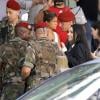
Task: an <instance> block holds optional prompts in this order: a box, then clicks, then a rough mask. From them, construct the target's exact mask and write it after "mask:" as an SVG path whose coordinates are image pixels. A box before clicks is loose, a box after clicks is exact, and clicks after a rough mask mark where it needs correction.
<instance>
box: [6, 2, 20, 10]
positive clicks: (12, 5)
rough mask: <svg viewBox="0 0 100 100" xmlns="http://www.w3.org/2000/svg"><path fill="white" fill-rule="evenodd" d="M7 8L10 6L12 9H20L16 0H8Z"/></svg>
mask: <svg viewBox="0 0 100 100" xmlns="http://www.w3.org/2000/svg"><path fill="white" fill-rule="evenodd" d="M6 6H7V8H11V9H13V10H20V8H21V7H20V4H19V3H18V2H17V1H16V0H8V2H7V5H6Z"/></svg>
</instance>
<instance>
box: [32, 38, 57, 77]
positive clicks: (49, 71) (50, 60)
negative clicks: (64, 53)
mask: <svg viewBox="0 0 100 100" xmlns="http://www.w3.org/2000/svg"><path fill="white" fill-rule="evenodd" d="M30 45H31V46H32V48H34V49H35V55H36V64H35V65H36V73H39V74H40V75H41V76H40V77H50V76H53V75H55V73H56V67H57V66H56V64H57V56H56V55H57V52H56V51H57V49H56V48H55V46H54V45H53V44H52V43H51V42H50V41H47V40H45V39H40V40H36V41H35V43H30Z"/></svg>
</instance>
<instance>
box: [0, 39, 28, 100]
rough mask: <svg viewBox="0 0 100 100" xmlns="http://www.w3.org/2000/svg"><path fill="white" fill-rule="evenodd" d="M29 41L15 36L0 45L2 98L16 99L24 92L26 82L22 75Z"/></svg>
mask: <svg viewBox="0 0 100 100" xmlns="http://www.w3.org/2000/svg"><path fill="white" fill-rule="evenodd" d="M26 47H27V42H26V41H24V40H21V39H20V38H17V37H16V38H15V39H13V40H11V41H10V42H9V43H7V44H3V45H1V47H0V50H1V51H0V57H1V58H2V74H1V77H2V91H1V98H0V100H15V99H16V98H17V97H19V96H20V95H22V94H23V93H24V88H25V82H24V81H23V79H22V77H21V65H22V63H23V60H24V56H25V50H26Z"/></svg>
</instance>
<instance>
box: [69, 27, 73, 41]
mask: <svg viewBox="0 0 100 100" xmlns="http://www.w3.org/2000/svg"><path fill="white" fill-rule="evenodd" d="M68 41H69V42H72V41H73V28H72V27H70V29H69V32H68Z"/></svg>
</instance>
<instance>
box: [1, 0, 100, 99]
mask: <svg viewBox="0 0 100 100" xmlns="http://www.w3.org/2000/svg"><path fill="white" fill-rule="evenodd" d="M91 1H94V2H95V3H94V2H93V4H94V5H95V4H96V6H95V9H96V10H97V9H98V10H97V14H96V15H94V13H93V11H92V10H91V8H89V6H88V0H70V2H71V3H70V2H69V0H47V1H46V0H30V1H28V0H7V1H6V0H5V6H4V7H5V8H6V11H3V13H4V14H3V17H2V18H1V17H0V18H1V19H0V20H1V21H0V100H15V99H16V98H18V97H19V96H21V95H22V94H24V93H25V92H27V91H28V90H30V89H31V88H36V87H37V86H39V85H40V84H42V83H43V82H44V81H46V80H47V79H49V78H51V77H54V76H56V75H58V74H60V73H62V72H64V71H66V70H69V69H70V68H73V67H75V66H77V65H79V64H82V63H84V62H87V61H90V60H93V59H97V58H100V21H99V19H97V18H98V16H99V12H100V11H99V8H100V7H99V6H100V5H98V2H99V1H98V2H97V0H91ZM72 2H74V3H72ZM86 3H87V5H86ZM71 4H72V5H71ZM73 4H74V5H73ZM0 5H1V4H0ZM77 5H79V6H81V8H82V9H83V11H84V14H85V16H86V19H87V23H84V24H79V23H76V22H75V20H76V19H75V18H76V17H75V14H74V13H73V12H72V10H71V9H73V7H77ZM97 5H98V6H97ZM5 8H4V9H5ZM92 8H94V7H92ZM23 9H24V10H28V11H29V17H28V18H29V19H28V21H22V20H21V18H20V16H21V13H20V11H22V10H23ZM96 10H95V11H96ZM95 13H96V12H95Z"/></svg>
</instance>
